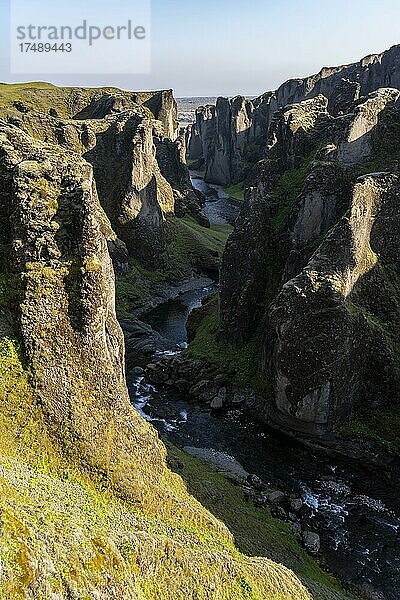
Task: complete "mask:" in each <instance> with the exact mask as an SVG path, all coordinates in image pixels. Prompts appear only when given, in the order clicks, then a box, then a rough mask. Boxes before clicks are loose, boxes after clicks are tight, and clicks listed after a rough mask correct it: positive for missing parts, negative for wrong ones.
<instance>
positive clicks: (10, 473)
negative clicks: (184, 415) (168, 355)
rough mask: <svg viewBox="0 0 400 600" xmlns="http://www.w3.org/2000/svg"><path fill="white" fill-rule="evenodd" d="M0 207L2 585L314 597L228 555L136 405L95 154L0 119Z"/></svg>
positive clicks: (29, 593)
mask: <svg viewBox="0 0 400 600" xmlns="http://www.w3.org/2000/svg"><path fill="white" fill-rule="evenodd" d="M0 220H1V225H2V232H4V236H3V237H2V239H1V240H0V246H1V252H0V256H1V279H0V488H1V489H0V508H1V526H2V531H1V533H2V535H1V540H0V551H1V557H2V570H1V576H0V594H1V596H2V597H4V598H16V599H18V598H20V599H21V600H22V599H23V598H24V599H25V598H43V599H49V600H55V599H56V598H57V599H60V600H61V599H63V598H65V599H67V598H82V599H86V598H104V600H105V599H106V598H107V599H109V598H115V599H122V598H138V599H143V600H144V599H154V600H156V599H157V600H162V599H165V600H170V599H172V598H174V599H175V598H176V599H177V600H178V599H180V598H182V599H183V598H197V599H204V600H206V599H207V598H210V597H212V596H218V597H219V598H221V599H226V600H228V599H234V598H235V599H236V598H253V599H259V600H261V599H267V598H268V599H270V600H290V599H292V598H296V600H303V599H304V600H310V599H311V595H310V593H309V592H308V591H307V590H306V588H305V587H304V585H302V584H301V583H300V581H299V580H298V579H297V578H296V576H295V575H294V574H293V573H292V572H290V571H289V570H288V569H287V568H285V567H283V566H280V565H278V564H276V563H274V562H272V561H271V560H269V559H267V558H246V557H245V556H243V555H241V554H240V553H239V551H238V550H237V549H236V548H235V546H234V541H233V537H232V535H231V533H230V532H229V531H228V529H227V527H226V526H225V525H224V524H223V523H222V522H221V521H219V520H218V519H217V518H215V517H214V516H213V515H212V514H211V513H210V512H208V511H207V510H206V509H204V508H203V507H202V506H201V504H200V503H199V502H197V501H196V500H195V499H194V498H193V497H191V496H190V495H189V494H188V492H187V491H186V488H185V486H184V484H183V482H182V480H181V478H180V477H178V476H177V475H174V474H173V473H172V472H171V471H169V470H168V468H167V465H166V460H165V458H166V452H165V448H164V447H163V445H162V444H161V442H160V441H159V439H158V437H157V434H156V432H155V430H153V429H152V428H151V426H150V425H148V424H147V423H145V422H144V421H143V420H142V419H141V417H140V416H139V415H138V413H137V412H136V411H135V410H134V409H133V407H132V406H131V404H130V402H129V398H128V393H127V389H126V385H125V381H124V370H123V362H124V361H123V358H124V356H123V354H124V351H123V341H122V333H121V330H120V328H119V325H118V323H117V320H116V316H115V310H114V274H113V269H112V264H111V260H110V257H109V254H108V249H107V240H106V238H107V235H108V234H109V228H110V225H109V222H108V220H107V218H106V216H105V214H104V212H103V211H102V209H101V207H100V203H99V201H98V197H97V191H96V186H95V183H94V179H93V171H92V167H91V166H90V165H89V164H88V163H87V162H85V161H84V160H83V159H80V158H79V157H78V156H77V154H76V153H73V152H68V151H66V150H62V149H61V148H59V147H57V146H55V145H51V144H45V143H43V142H39V141H37V140H34V139H33V138H32V137H30V136H28V135H27V134H26V133H24V132H23V131H21V129H19V128H17V127H15V126H12V125H6V124H2V125H1V127H0Z"/></svg>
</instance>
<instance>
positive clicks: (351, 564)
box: [128, 180, 400, 600]
mask: <svg viewBox="0 0 400 600" xmlns="http://www.w3.org/2000/svg"><path fill="white" fill-rule="evenodd" d="M198 181H199V182H200V181H201V180H198ZM203 184H204V182H203V183H202V184H201V183H198V185H199V186H200V185H203ZM204 186H207V187H206V188H205V187H204ZM204 186H203V191H204V190H205V189H206V190H207V189H208V188H209V186H208V185H207V184H204ZM216 193H217V195H218V198H217V200H215V196H212V197H213V200H211V201H209V200H208V201H207V203H206V207H207V205H208V204H209V203H212V204H213V205H216V206H217V207H219V208H215V209H212V211H210V212H209V214H210V215H211V217H212V219H213V220H214V219H221V220H224V221H225V222H228V219H229V218H230V217H229V214H230V210H231V209H232V217H233V216H234V214H233V213H234V212H235V211H234V210H233V206H236V209H235V210H236V213H235V214H237V211H238V207H237V205H235V204H234V203H231V202H230V200H231V199H229V198H224V196H223V194H224V192H223V190H222V188H221V189H218V190H216ZM210 197H211V195H210V194H209V195H208V198H210ZM227 207H228V208H227ZM217 213H218V214H217ZM214 222H215V221H214ZM216 289H217V287H216V285H215V286H214V285H211V286H210V285H208V286H204V285H203V286H200V287H199V288H198V289H191V290H189V291H188V292H186V293H184V294H181V295H180V296H179V297H177V298H174V299H173V300H168V301H167V302H165V303H163V304H160V305H159V306H157V307H156V308H154V309H152V310H151V311H148V312H147V313H146V314H145V315H142V317H141V318H142V319H143V320H144V321H145V322H147V323H148V324H150V325H151V326H152V328H153V329H154V330H156V331H157V332H159V333H160V334H161V335H162V336H163V338H166V339H167V340H170V344H171V346H170V349H169V350H166V351H164V352H163V353H165V354H169V355H173V354H176V353H178V352H180V351H181V349H183V348H185V347H186V346H187V335H186V321H187V318H188V316H189V314H190V312H191V310H192V309H193V308H194V307H196V306H199V305H200V304H201V301H202V299H203V298H205V297H206V296H208V295H210V294H211V293H213V292H215V291H216ZM160 354H162V353H161V352H160V353H159V355H160ZM156 358H157V357H155V359H156ZM128 385H129V390H130V394H131V399H132V402H133V404H134V406H135V407H136V409H137V410H138V411H139V413H140V414H141V415H142V416H143V417H144V418H145V419H146V420H148V421H150V422H151V423H152V424H153V425H154V427H156V429H157V430H158V431H159V433H160V435H161V437H164V438H165V439H168V440H170V441H171V442H173V443H174V444H176V445H177V446H179V447H180V448H182V449H185V448H186V449H188V448H190V449H191V450H190V451H191V452H193V449H195V450H194V451H195V452H197V453H198V454H200V455H203V456H208V457H209V458H210V459H211V460H213V457H214V459H215V457H218V460H219V461H221V460H222V461H225V462H226V464H228V465H229V464H232V465H237V466H238V469H239V470H240V469H242V471H243V472H247V473H253V474H256V475H258V476H259V477H261V479H263V480H264V481H265V482H266V483H267V484H269V485H270V486H271V487H272V488H274V489H281V490H283V491H285V492H289V493H291V492H293V493H296V494H299V495H301V496H302V498H303V501H304V503H305V504H306V505H308V506H309V508H310V511H309V512H310V516H309V519H308V523H307V526H308V528H309V529H311V530H314V531H316V532H318V534H319V535H320V537H321V554H322V556H323V557H324V559H325V561H326V564H327V565H328V567H329V569H330V570H331V571H332V572H334V573H336V574H338V575H339V576H340V577H341V579H342V581H343V582H344V583H346V584H349V585H356V586H357V587H358V588H363V589H364V590H367V589H368V597H369V598H374V600H375V599H377V600H378V599H379V600H380V599H382V600H398V599H399V598H400V577H399V573H400V500H398V499H397V493H396V491H395V490H393V489H391V488H389V487H388V486H387V484H385V483H383V482H382V480H381V478H380V476H379V473H371V472H367V471H365V470H364V469H362V468H361V467H360V466H358V465H356V464H354V463H352V462H351V461H346V460H345V459H338V458H335V459H332V458H329V457H327V456H326V455H325V454H324V453H323V452H322V451H311V450H310V449H307V448H305V447H304V446H302V445H300V444H299V443H297V442H296V441H295V440H293V439H291V438H288V437H286V436H284V435H283V434H281V433H279V432H277V431H275V430H273V429H271V428H269V427H267V426H266V425H265V424H264V423H262V422H261V421H258V420H257V419H255V418H253V417H250V416H249V415H247V414H245V413H244V412H243V411H242V410H239V409H237V410H234V409H229V410H223V411H219V412H214V411H211V410H210V409H209V408H207V407H205V406H197V405H195V404H193V403H189V402H188V401H187V398H186V397H185V396H184V395H180V394H179V393H178V392H175V391H173V390H172V388H169V387H168V386H163V387H158V386H155V385H152V384H151V383H149V382H148V381H146V379H145V378H144V377H143V376H140V377H137V376H136V377H135V376H133V375H132V376H131V377H129V376H128ZM196 449H197V450H196ZM221 457H222V458H221Z"/></svg>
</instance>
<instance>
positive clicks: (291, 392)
mask: <svg viewBox="0 0 400 600" xmlns="http://www.w3.org/2000/svg"><path fill="white" fill-rule="evenodd" d="M373 64H376V63H375V62H374V63H373ZM399 132H400V104H399V91H398V90H396V89H391V88H384V89H380V90H378V91H376V92H373V93H371V94H370V95H369V96H367V97H365V98H361V99H359V100H357V101H356V102H355V103H354V104H353V106H352V110H351V112H348V113H347V114H345V115H339V116H338V115H335V114H332V113H331V112H330V110H329V102H328V99H327V98H325V97H324V96H322V95H320V96H317V97H315V98H312V99H310V100H305V101H303V102H301V103H299V104H295V105H289V106H288V107H286V108H283V109H281V110H280V111H278V112H276V113H275V116H274V119H273V120H272V122H271V126H270V130H269V137H268V140H267V143H266V148H267V149H266V154H265V158H264V159H263V160H262V161H260V162H259V163H258V164H257V165H256V166H255V167H254V168H253V170H252V172H251V175H250V176H249V179H248V183H249V185H248V187H247V190H246V198H247V202H246V203H245V206H244V207H243V209H242V212H241V215H240V217H239V219H238V222H237V224H236V227H235V231H234V232H233V234H232V235H231V237H230V239H229V240H228V243H227V246H226V250H225V253H224V257H223V263H222V268H221V294H220V315H219V326H220V337H221V339H223V340H225V341H227V342H228V343H229V344H230V345H233V346H235V347H236V348H241V347H246V345H248V344H249V343H252V344H255V347H256V348H258V350H257V352H258V355H259V357H260V365H261V371H262V373H263V378H264V382H265V385H266V386H267V389H268V391H267V392H266V391H264V392H263V394H264V405H263V408H262V409H261V410H262V412H263V414H264V416H265V418H267V419H268V420H269V421H270V422H274V423H275V424H278V426H279V427H281V428H284V429H286V430H287V431H292V432H295V433H296V434H301V435H308V436H318V437H320V438H323V439H325V440H326V441H327V440H331V441H332V440H333V439H334V436H335V435H336V436H337V435H338V434H341V433H342V432H343V431H344V429H343V428H344V427H345V426H346V427H347V430H348V431H350V429H351V433H350V435H357V436H358V435H361V436H364V437H365V436H366V437H368V438H369V439H374V440H375V441H379V443H381V444H383V446H384V447H385V448H389V447H390V448H391V450H394V451H396V452H397V451H398V447H397V445H396V434H395V430H396V425H395V424H396V423H397V422H398V421H397V418H398V417H397V407H398V397H399V381H400V380H399V374H400V372H399V358H398V357H399V355H400V354H399V352H400V347H399V341H398V320H399V317H400V308H399V298H400V296H399V287H398V283H399V282H398V274H399V263H398V258H397V256H398V253H399V248H400V239H399V222H398V221H399V214H398V204H399V193H400V188H399V185H398V169H399V154H398V150H397V141H398V136H399ZM390 421H391V423H390ZM349 423H350V424H351V425H350V426H349Z"/></svg>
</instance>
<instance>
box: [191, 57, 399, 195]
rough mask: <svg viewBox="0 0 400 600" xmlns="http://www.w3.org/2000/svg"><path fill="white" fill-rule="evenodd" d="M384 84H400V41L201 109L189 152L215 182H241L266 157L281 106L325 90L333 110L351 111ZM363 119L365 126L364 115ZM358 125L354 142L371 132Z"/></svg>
mask: <svg viewBox="0 0 400 600" xmlns="http://www.w3.org/2000/svg"><path fill="white" fill-rule="evenodd" d="M383 87H387V88H389V87H391V88H398V87H400V46H393V47H392V48H390V49H389V50H387V51H386V52H383V53H382V54H372V55H370V56H367V57H365V58H364V59H362V60H361V61H360V62H358V63H354V64H351V65H344V66H339V67H329V68H327V67H324V68H323V69H321V71H320V72H319V73H317V74H316V75H312V76H310V77H306V78H304V79H291V80H289V81H287V82H285V83H284V84H282V85H281V86H280V87H279V88H278V89H277V90H275V91H273V92H267V93H265V94H263V95H262V96H260V97H259V98H256V99H255V100H252V101H250V100H245V99H244V98H242V97H238V98H235V99H234V100H232V101H228V100H227V99H226V98H219V99H218V101H217V104H216V106H215V107H214V106H208V107H205V108H200V109H199V110H198V112H197V121H196V123H195V124H194V125H193V127H192V131H191V134H190V143H189V145H188V157H189V159H191V160H196V161H199V162H202V163H203V166H204V169H205V173H206V181H209V182H210V183H220V184H222V185H228V184H229V183H231V182H237V181H241V180H243V179H244V178H246V176H247V175H248V173H249V169H250V168H251V166H252V165H253V164H254V163H255V162H257V160H258V159H259V158H260V157H261V156H262V154H263V152H264V150H265V145H266V142H267V139H268V132H269V128H270V125H271V123H272V122H273V119H274V114H275V112H276V110H277V109H279V108H282V107H285V106H287V105H288V104H298V103H300V102H303V101H304V100H308V99H312V98H315V97H317V96H318V95H323V96H324V97H325V98H327V100H328V109H329V113H330V114H331V115H334V116H339V115H345V114H347V113H348V112H350V111H351V110H352V109H353V107H354V103H355V102H357V101H359V100H360V99H361V98H362V97H364V96H366V95H368V94H370V93H371V92H373V91H375V90H378V89H379V88H383ZM366 110H367V108H366ZM362 122H363V123H364V125H365V119H364V118H362ZM365 126H366V125H365ZM353 127H354V130H353V132H350V133H349V136H350V138H353V141H354V140H355V139H359V137H360V135H362V136H363V135H364V133H366V132H364V133H362V134H361V133H360V132H361V130H360V129H359V125H358V124H357V123H353ZM367 129H368V127H367ZM359 134H360V135H359ZM349 141H351V139H349ZM362 143H363V144H365V143H366V142H365V140H363V142H362ZM353 146H354V144H353ZM356 151H357V152H358V150H356ZM349 159H350V156H349Z"/></svg>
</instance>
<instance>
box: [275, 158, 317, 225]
mask: <svg viewBox="0 0 400 600" xmlns="http://www.w3.org/2000/svg"><path fill="white" fill-rule="evenodd" d="M314 157H315V152H312V153H311V154H310V155H309V156H307V157H306V158H304V159H303V160H302V162H301V165H300V166H299V167H298V168H297V169H290V170H288V171H285V172H284V173H283V175H282V176H281V179H280V181H279V183H278V185H277V186H276V188H275V189H274V191H273V192H272V198H273V199H274V200H276V203H277V210H276V213H275V215H274V217H273V218H272V220H271V225H272V229H273V230H274V231H276V232H277V233H279V232H281V231H283V229H284V228H285V226H286V224H287V221H288V219H289V217H290V215H291V212H292V210H293V208H294V206H295V204H296V200H297V198H298V196H299V194H300V193H301V190H302V188H303V186H304V183H305V181H306V178H307V175H308V173H309V170H310V167H311V164H312V162H313V160H314Z"/></svg>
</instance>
